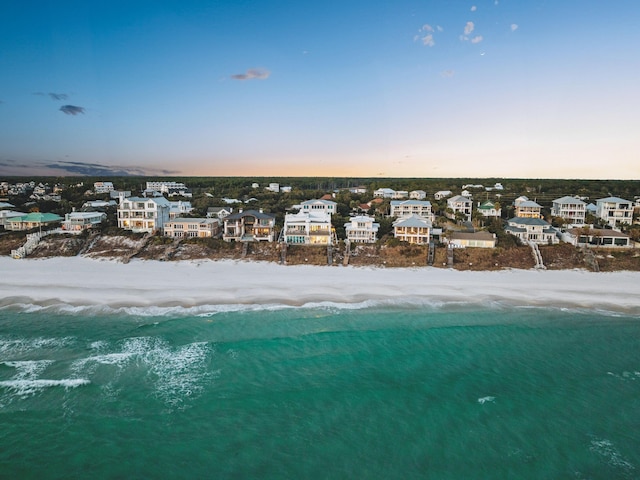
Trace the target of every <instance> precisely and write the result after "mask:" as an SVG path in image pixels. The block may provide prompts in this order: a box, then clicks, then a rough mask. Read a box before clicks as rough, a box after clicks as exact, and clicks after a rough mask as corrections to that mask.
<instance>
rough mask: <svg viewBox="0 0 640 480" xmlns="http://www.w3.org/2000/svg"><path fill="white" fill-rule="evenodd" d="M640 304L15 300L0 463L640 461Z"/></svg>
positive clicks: (2, 326)
mask: <svg viewBox="0 0 640 480" xmlns="http://www.w3.org/2000/svg"><path fill="white" fill-rule="evenodd" d="M639 338H640V317H638V316H636V315H634V314H619V313H611V312H594V311H588V310H571V309H554V308H541V307H532V308H522V307H519V308H518V307H506V306H500V305H494V306H490V307H487V308H482V309H479V308H478V307H473V308H472V307H465V306H464V305H449V306H445V305H443V306H429V305H420V304H419V303H413V304H411V303H410V304H389V303H387V304H385V303H380V304H374V303H370V304H360V305H343V306H339V305H310V306H306V307H295V308H294V307H278V306H270V307H247V306H245V307H241V306H237V307H233V306H228V307H224V308H222V307H220V308H216V307H210V308H209V307H200V308H196V309H180V308H176V309H165V310H158V309H155V310H144V309H128V310H127V309H120V310H118V309H114V310H104V309H95V308H93V309H92V308H71V307H69V308H60V307H55V306H54V307H45V308H36V307H29V306H22V307H16V306H11V307H3V308H1V309H0V478H20V479H22V478H38V479H41V478H65V479H66V478H97V479H100V478H232V479H239V478H250V479H258V478H259V479H268V478H292V479H300V478H309V479H316V478H319V479H325V478H326V479H335V478H375V479H378V478H380V479H383V478H384V479H387V478H391V479H394V478H398V479H410V478H430V479H475V478H522V479H542V478H545V479H547V478H549V479H550V478H576V479H612V478H622V479H626V478H640V352H639V349H638V345H639V343H638V339H639Z"/></svg>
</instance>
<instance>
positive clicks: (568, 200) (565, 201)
mask: <svg viewBox="0 0 640 480" xmlns="http://www.w3.org/2000/svg"><path fill="white" fill-rule="evenodd" d="M553 203H561V204H565V205H566V204H570V205H586V203H584V202H583V201H582V200H580V199H579V198H576V197H571V196H569V195H567V196H565V197H562V198H556V199H555V200H554V201H553Z"/></svg>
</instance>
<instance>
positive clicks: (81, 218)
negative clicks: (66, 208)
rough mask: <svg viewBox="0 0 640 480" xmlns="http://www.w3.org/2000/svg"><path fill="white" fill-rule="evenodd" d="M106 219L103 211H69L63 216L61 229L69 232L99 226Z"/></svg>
mask: <svg viewBox="0 0 640 480" xmlns="http://www.w3.org/2000/svg"><path fill="white" fill-rule="evenodd" d="M106 219H107V214H106V213H104V212H71V213H67V214H65V216H64V221H63V222H62V229H63V230H67V231H69V232H78V231H82V230H88V229H90V228H95V227H97V226H99V225H100V224H101V223H102V222H103V221H104V220H106Z"/></svg>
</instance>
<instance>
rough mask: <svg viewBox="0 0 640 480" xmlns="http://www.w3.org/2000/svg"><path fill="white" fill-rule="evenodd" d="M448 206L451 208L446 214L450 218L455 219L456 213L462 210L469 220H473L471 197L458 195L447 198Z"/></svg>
mask: <svg viewBox="0 0 640 480" xmlns="http://www.w3.org/2000/svg"><path fill="white" fill-rule="evenodd" d="M447 208H448V209H450V210H451V211H450V212H447V214H446V215H447V217H449V218H450V219H452V220H454V219H455V218H456V213H458V212H460V213H461V214H462V215H463V216H464V219H465V220H466V221H467V222H470V221H471V212H472V211H473V201H472V200H471V199H470V198H469V197H465V196H463V195H456V196H455V197H451V198H447Z"/></svg>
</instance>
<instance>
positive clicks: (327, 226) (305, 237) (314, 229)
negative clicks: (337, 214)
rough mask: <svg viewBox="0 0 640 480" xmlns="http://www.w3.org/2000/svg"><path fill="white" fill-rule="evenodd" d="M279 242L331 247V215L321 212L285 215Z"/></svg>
mask: <svg viewBox="0 0 640 480" xmlns="http://www.w3.org/2000/svg"><path fill="white" fill-rule="evenodd" d="M280 241H283V242H285V243H287V244H296V245H333V244H334V243H335V233H334V231H333V227H332V225H331V215H330V214H329V213H327V212H323V211H315V212H298V213H288V214H286V215H285V216H284V228H283V229H282V232H281V233H280Z"/></svg>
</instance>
